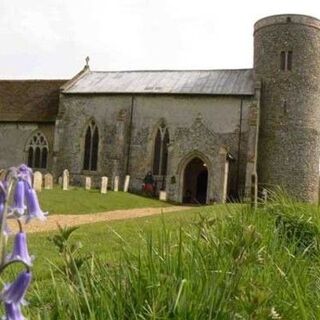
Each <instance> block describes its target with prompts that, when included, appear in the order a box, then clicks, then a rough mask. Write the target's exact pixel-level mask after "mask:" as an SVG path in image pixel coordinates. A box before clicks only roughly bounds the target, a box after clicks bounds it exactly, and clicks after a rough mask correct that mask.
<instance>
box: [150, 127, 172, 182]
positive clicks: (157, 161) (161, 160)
mask: <svg viewBox="0 0 320 320" xmlns="http://www.w3.org/2000/svg"><path fill="white" fill-rule="evenodd" d="M168 144H169V131H168V128H167V127H165V126H161V127H159V128H158V131H157V135H156V139H155V143H154V156H153V174H155V175H163V176H165V175H166V174H167V162H168Z"/></svg>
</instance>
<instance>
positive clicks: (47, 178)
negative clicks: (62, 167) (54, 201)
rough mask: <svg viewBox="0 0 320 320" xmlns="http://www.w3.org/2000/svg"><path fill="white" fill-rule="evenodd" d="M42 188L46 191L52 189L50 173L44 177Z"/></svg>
mask: <svg viewBox="0 0 320 320" xmlns="http://www.w3.org/2000/svg"><path fill="white" fill-rule="evenodd" d="M44 188H45V189H48V190H51V189H53V177H52V174H51V173H47V174H45V175H44Z"/></svg>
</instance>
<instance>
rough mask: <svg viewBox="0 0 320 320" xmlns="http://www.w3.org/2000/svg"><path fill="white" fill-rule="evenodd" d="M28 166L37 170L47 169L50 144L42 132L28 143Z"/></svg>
mask: <svg viewBox="0 0 320 320" xmlns="http://www.w3.org/2000/svg"><path fill="white" fill-rule="evenodd" d="M27 151H28V166H29V167H30V168H35V169H46V168H47V164H48V142H47V139H46V138H45V136H44V135H43V134H42V133H41V132H37V133H36V134H35V135H33V136H32V138H31V139H30V140H29V141H28V144H27Z"/></svg>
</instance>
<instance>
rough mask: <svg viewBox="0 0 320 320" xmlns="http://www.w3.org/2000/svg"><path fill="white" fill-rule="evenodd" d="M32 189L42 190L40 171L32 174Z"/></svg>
mask: <svg viewBox="0 0 320 320" xmlns="http://www.w3.org/2000/svg"><path fill="white" fill-rule="evenodd" d="M33 189H34V190H36V191H37V192H40V191H41V190H42V173H41V172H40V171H36V172H35V173H34V174H33Z"/></svg>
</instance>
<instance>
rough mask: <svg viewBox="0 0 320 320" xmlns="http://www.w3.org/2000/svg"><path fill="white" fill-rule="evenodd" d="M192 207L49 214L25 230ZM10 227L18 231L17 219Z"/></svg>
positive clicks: (33, 222)
mask: <svg viewBox="0 0 320 320" xmlns="http://www.w3.org/2000/svg"><path fill="white" fill-rule="evenodd" d="M188 209H192V207H185V206H170V207H165V208H138V209H126V210H114V211H108V212H99V213H92V214H85V215H71V214H68V215H49V216H48V219H47V220H46V221H37V220H33V221H32V222H31V223H30V224H27V225H25V226H24V230H25V231H27V232H28V233H35V232H44V231H54V230H57V229H58V226H57V224H58V223H59V224H60V225H61V226H62V227H64V226H69V227H70V226H78V225H82V224H89V223H95V222H100V221H112V220H126V219H133V218H139V217H146V216H153V215H159V214H161V213H167V212H175V211H185V210H188ZM8 224H9V228H10V229H11V230H12V231H15V232H16V231H18V226H17V224H16V222H15V221H13V220H9V221H8Z"/></svg>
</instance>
